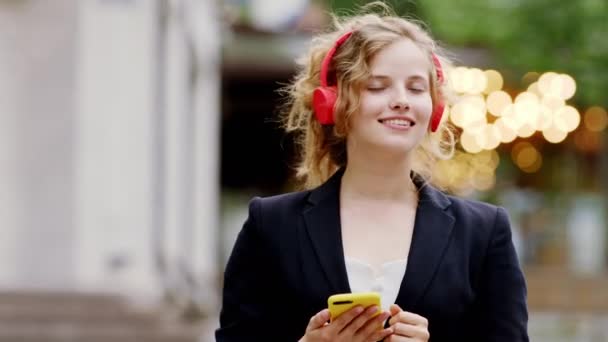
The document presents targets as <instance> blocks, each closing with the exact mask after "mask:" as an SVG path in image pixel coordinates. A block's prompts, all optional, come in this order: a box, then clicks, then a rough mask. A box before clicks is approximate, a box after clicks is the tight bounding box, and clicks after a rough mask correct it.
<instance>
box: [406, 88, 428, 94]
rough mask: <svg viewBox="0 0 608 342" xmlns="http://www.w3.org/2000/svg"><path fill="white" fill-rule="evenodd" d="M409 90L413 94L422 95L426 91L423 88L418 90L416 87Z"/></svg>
mask: <svg viewBox="0 0 608 342" xmlns="http://www.w3.org/2000/svg"><path fill="white" fill-rule="evenodd" d="M409 90H410V91H411V92H414V93H423V92H425V91H426V89H425V88H418V87H410V88H409Z"/></svg>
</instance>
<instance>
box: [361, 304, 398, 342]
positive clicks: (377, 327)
mask: <svg viewBox="0 0 608 342" xmlns="http://www.w3.org/2000/svg"><path fill="white" fill-rule="evenodd" d="M389 317H390V313H389V312H386V311H385V312H382V313H381V314H379V315H378V316H376V317H373V318H371V319H368V320H367V322H365V325H363V327H361V329H359V331H358V332H357V334H360V335H363V336H370V335H373V334H374V333H376V332H378V331H382V330H383V329H382V328H383V323H384V321H385V320H386V319H387V318H389ZM391 331H393V329H391ZM374 341H378V340H374Z"/></svg>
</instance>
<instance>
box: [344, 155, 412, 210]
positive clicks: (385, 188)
mask: <svg viewBox="0 0 608 342" xmlns="http://www.w3.org/2000/svg"><path fill="white" fill-rule="evenodd" d="M411 170H412V168H411V163H410V160H409V158H408V157H403V158H395V156H386V155H378V154H376V155H373V154H370V155H365V156H362V155H360V154H353V155H350V154H349V156H348V164H347V166H346V170H345V171H344V175H343V176H342V187H341V189H342V190H341V192H342V193H343V194H344V195H347V196H349V197H351V198H361V199H371V200H390V201H394V200H396V201H404V200H405V201H415V198H416V186H415V185H414V182H413V181H412V179H411V178H410V172H411Z"/></svg>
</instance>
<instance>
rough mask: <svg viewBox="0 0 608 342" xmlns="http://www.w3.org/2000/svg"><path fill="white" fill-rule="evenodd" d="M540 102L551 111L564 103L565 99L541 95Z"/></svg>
mask: <svg viewBox="0 0 608 342" xmlns="http://www.w3.org/2000/svg"><path fill="white" fill-rule="evenodd" d="M540 102H541V104H542V105H544V106H545V107H547V108H549V110H550V111H552V112H555V111H556V110H558V109H560V108H562V107H563V106H565V105H566V101H564V99H560V98H559V97H555V96H551V95H547V96H543V98H542V100H541V101H540Z"/></svg>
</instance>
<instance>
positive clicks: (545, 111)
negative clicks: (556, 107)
mask: <svg viewBox="0 0 608 342" xmlns="http://www.w3.org/2000/svg"><path fill="white" fill-rule="evenodd" d="M537 114H538V115H537V117H536V121H535V122H533V124H532V125H533V126H534V128H535V129H536V130H537V131H542V130H544V129H547V128H548V127H549V126H550V125H551V123H552V122H553V112H551V110H550V109H549V108H548V107H547V106H545V105H543V104H541V105H539V106H538V113H537Z"/></svg>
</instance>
